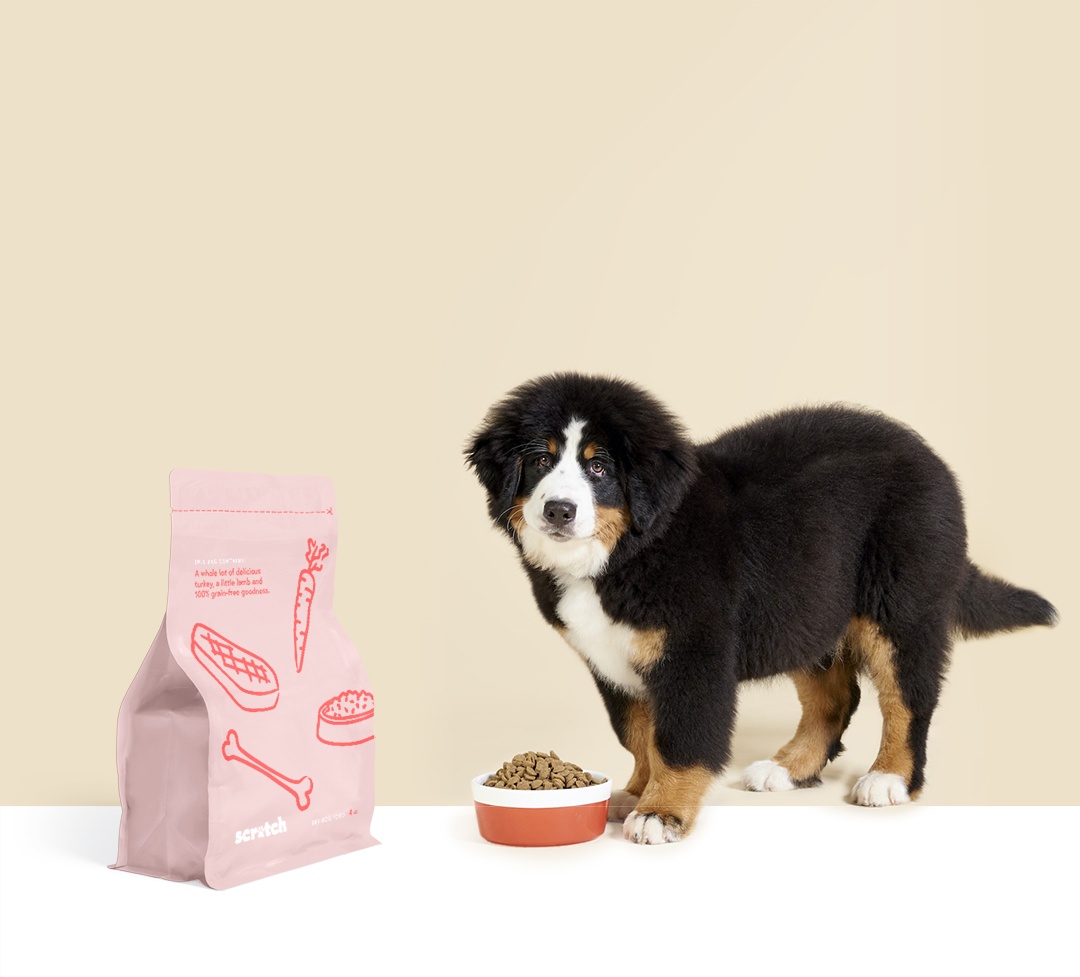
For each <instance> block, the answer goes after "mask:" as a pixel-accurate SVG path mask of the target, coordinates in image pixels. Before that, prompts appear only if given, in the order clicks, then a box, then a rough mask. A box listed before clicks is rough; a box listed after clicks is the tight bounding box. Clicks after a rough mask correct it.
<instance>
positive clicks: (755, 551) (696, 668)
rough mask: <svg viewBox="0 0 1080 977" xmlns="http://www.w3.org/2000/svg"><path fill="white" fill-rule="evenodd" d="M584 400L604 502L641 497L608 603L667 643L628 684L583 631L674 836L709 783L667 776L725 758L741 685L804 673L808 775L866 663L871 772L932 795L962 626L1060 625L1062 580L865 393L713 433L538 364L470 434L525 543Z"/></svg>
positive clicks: (602, 585) (642, 775)
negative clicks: (1014, 550) (971, 549)
mask: <svg viewBox="0 0 1080 977" xmlns="http://www.w3.org/2000/svg"><path fill="white" fill-rule="evenodd" d="M573 419H578V420H579V421H583V422H584V437H583V439H582V440H583V443H584V442H586V441H587V442H588V443H589V444H591V445H593V446H594V449H595V450H602V451H603V452H604V457H605V458H606V459H608V461H607V469H606V470H605V472H604V478H603V479H602V481H601V482H598V483H597V490H596V492H594V496H595V497H596V500H597V503H598V505H600V506H602V507H604V508H606V509H613V510H617V511H621V512H622V513H623V514H624V515H625V519H624V520H623V523H622V524H621V526H622V529H621V531H620V532H619V534H618V536H617V539H616V540H615V541H614V544H613V546H612V547H611V549H610V554H609V557H608V559H607V562H606V564H605V565H604V566H603V568H602V570H601V571H600V572H599V573H597V574H596V575H594V576H592V577H591V578H590V580H589V584H590V585H591V586H592V587H594V588H595V593H596V596H597V597H598V598H599V603H600V606H601V607H602V610H603V614H604V615H605V616H606V618H607V619H608V620H609V621H610V622H613V623H614V624H618V625H626V626H627V627H629V628H630V629H631V630H632V633H633V634H634V635H637V636H640V637H641V638H642V642H641V644H640V647H644V646H645V643H646V642H645V639H646V638H648V641H649V642H651V643H650V644H648V647H649V648H650V649H651V651H650V652H649V653H648V654H644V653H643V654H632V655H631V656H630V657H631V665H632V667H633V668H634V670H635V673H636V674H637V675H638V676H639V678H640V686H634V687H632V688H631V687H629V686H630V685H631V684H633V683H625V682H624V683H621V684H619V683H617V682H613V681H612V680H611V679H610V677H609V676H608V675H606V674H605V672H604V670H603V668H602V667H598V666H597V665H596V663H595V661H594V660H593V659H592V658H591V657H590V654H589V649H588V648H587V647H584V648H583V647H580V646H579V644H580V643H575V642H574V641H573V640H571V639H572V637H573V635H572V634H568V640H571V643H572V644H575V647H577V650H579V652H581V653H582V655H583V657H584V658H585V660H586V662H587V663H589V665H590V668H591V669H592V671H593V674H594V678H595V679H596V682H597V685H598V687H599V690H600V693H601V695H602V697H603V699H604V702H605V704H606V705H607V708H608V711H609V713H610V716H611V720H612V722H613V725H614V727H615V730H616V732H617V734H618V735H619V737H620V740H621V741H622V742H623V743H624V744H626V745H628V746H629V747H630V748H631V749H632V750H633V751H634V753H635V758H636V760H637V767H636V769H635V782H632V783H631V784H630V785H628V789H629V790H630V791H631V793H632V794H634V795H635V796H637V797H639V798H640V800H639V802H638V804H637V810H636V811H635V812H634V815H633V816H636V817H638V818H639V819H640V818H642V817H650V816H653V817H656V818H659V819H660V822H661V823H662V824H663V825H665V826H666V830H668V833H669V834H670V835H672V838H666V839H664V840H673V839H674V838H677V837H680V836H681V835H682V834H684V833H685V832H686V831H687V830H689V827H690V825H691V824H692V823H693V817H694V815H695V814H696V812H697V804H699V803H700V797H699V798H697V799H696V800H692V801H689V802H683V801H682V800H680V798H681V797H682V794H680V793H679V792H678V791H674V792H673V790H672V789H670V788H662V787H659V786H657V784H656V782H657V781H658V779H662V778H660V777H659V774H660V773H663V775H664V778H667V779H668V780H670V779H671V776H676V778H677V776H678V774H679V772H683V773H685V772H687V771H694V770H696V771H704V772H707V773H708V774H714V773H716V772H719V771H720V770H721V769H722V768H723V767H724V766H725V764H726V763H727V762H728V760H729V752H730V751H729V744H730V738H731V731H732V726H733V723H734V716H735V705H736V690H737V685H738V683H739V682H741V681H744V680H748V679H759V678H764V677H767V676H772V675H777V674H780V673H789V674H791V675H792V676H793V677H794V678H795V679H796V683H797V685H798V687H799V693H800V699H802V701H803V707H804V724H805V725H806V726H807V729H806V730H804V729H803V726H802V725H801V726H800V733H799V734H796V738H795V739H794V740H793V741H792V743H790V744H788V747H787V748H785V750H787V751H788V752H787V753H785V751H784V750H782V751H781V753H780V754H778V755H777V762H778V763H779V762H780V760H784V761H785V763H781V764H780V765H781V766H783V767H784V769H785V770H787V771H788V773H789V774H790V778H791V781H792V783H793V785H794V786H800V785H803V784H810V783H814V782H816V781H817V774H818V772H819V770H820V769H821V767H823V766H824V764H825V762H827V761H828V760H829V759H832V758H833V757H834V756H836V754H837V753H838V752H839V751H840V749H842V746H841V745H840V739H839V736H840V734H841V733H842V732H843V729H844V728H845V727H846V725H847V722H848V720H849V719H850V716H851V713H852V712H853V711H854V709H855V706H856V705H857V703H858V682H857V679H856V674H857V672H860V671H861V672H864V673H866V674H868V675H869V676H870V677H871V679H872V680H873V681H874V684H875V685H876V687H877V689H878V692H879V695H880V696H881V697H882V710H883V713H884V716H885V724H886V731H885V732H886V737H885V739H888V738H889V737H891V744H890V745H889V748H888V749H887V748H886V746H887V744H886V742H885V740H884V739H883V745H882V753H881V754H879V757H878V762H877V763H876V764H875V767H874V768H873V769H874V770H876V771H878V772H881V773H894V774H896V775H897V776H898V777H900V778H902V780H903V782H904V784H905V785H906V789H907V791H908V793H909V794H910V795H915V794H916V793H917V792H918V791H919V790H920V788H921V787H922V785H923V776H924V767H925V762H926V753H925V748H926V734H927V730H928V727H929V723H930V719H931V715H932V713H933V711H934V708H935V706H936V704H937V701H938V694H939V690H940V687H941V682H942V677H943V675H944V672H945V669H946V666H947V659H948V655H949V649H950V644H951V639H952V636H953V635H955V634H960V635H964V636H973V635H981V634H988V633H991V632H994V631H1003V630H1010V629H1014V628H1021V627H1026V626H1029V625H1038V624H1043V625H1045V624H1052V623H1055V622H1056V617H1057V615H1056V611H1055V610H1054V608H1053V607H1052V606H1051V605H1050V604H1049V603H1048V602H1047V601H1046V600H1044V599H1043V598H1042V597H1040V596H1039V595H1037V594H1035V593H1033V592H1032V591H1029V590H1021V589H1019V588H1016V587H1014V586H1012V585H1011V584H1008V583H1005V582H1003V581H1001V580H998V579H996V578H993V577H990V576H988V575H986V574H984V573H983V572H982V571H980V570H979V569H978V568H977V567H976V566H975V565H974V564H972V563H971V562H970V560H969V559H968V556H967V538H966V530H965V525H964V513H963V506H962V503H961V497H960V492H959V490H958V488H957V484H956V480H955V478H954V477H953V475H952V473H951V472H950V471H949V469H948V468H947V467H946V465H945V464H944V463H943V462H942V461H941V459H939V458H938V457H937V455H936V454H935V453H934V452H933V451H932V450H931V449H930V448H929V447H928V446H927V444H926V443H925V442H924V441H923V440H922V438H920V437H919V436H918V435H917V434H916V433H915V432H914V431H912V430H910V429H909V428H907V427H905V426H903V425H901V424H899V423H897V422H895V421H892V420H890V419H888V418H887V417H884V416H883V415H881V414H877V413H873V412H870V411H866V410H862V409H854V408H851V407H846V406H827V407H810V408H797V409H792V410H786V411H783V412H781V413H777V414H773V415H771V416H767V417H762V418H760V419H758V420H755V421H752V422H751V423H748V424H745V425H743V426H741V427H738V428H736V429H734V430H731V431H729V432H728V433H726V434H723V435H721V436H720V437H718V438H716V439H715V440H712V441H708V442H706V443H702V444H694V443H692V442H691V441H690V440H689V439H688V438H687V437H686V435H685V433H684V430H683V428H682V426H681V424H680V423H679V422H678V421H677V420H676V419H675V418H674V417H673V416H672V415H671V414H670V413H669V412H668V411H667V410H666V409H665V408H664V407H663V406H662V405H661V404H659V403H658V402H657V401H656V400H655V399H654V398H653V397H652V396H650V395H649V394H647V393H646V392H645V391H643V390H641V389H640V388H638V387H636V386H633V385H631V384H629V383H626V382H624V381H621V380H615V379H608V378H599V377H588V376H583V375H580V374H561V375H556V376H548V377H542V378H540V379H537V380H533V381H531V382H529V383H526V384H524V385H523V386H521V387H519V388H517V389H516V390H514V391H512V392H511V393H510V394H509V395H508V396H507V397H506V399H505V400H503V401H502V402H501V403H499V404H496V405H495V406H494V407H493V408H492V409H491V411H490V412H489V414H488V416H487V418H486V420H485V422H484V423H483V425H482V427H481V429H480V430H479V431H478V432H477V433H476V434H475V436H474V437H473V439H472V440H471V443H470V444H469V446H468V449H467V458H468V461H469V462H470V464H471V465H472V466H473V468H474V469H475V471H476V474H477V475H478V477H479V479H480V481H481V482H482V484H483V485H484V487H485V488H486V490H487V492H488V502H489V507H488V510H489V513H490V515H491V517H492V519H493V520H494V521H495V523H496V524H497V525H499V526H500V527H501V528H502V529H504V530H505V531H506V532H507V533H508V534H509V535H510V537H511V539H512V540H514V542H515V543H516V544H517V545H518V548H519V550H522V545H521V531H522V529H523V524H522V522H521V515H520V512H521V506H522V503H523V501H524V500H526V499H527V498H528V497H529V495H530V493H531V492H532V490H533V487H534V486H535V485H536V484H538V482H539V480H540V479H539V474H538V472H537V465H536V464H535V463H534V462H533V461H532V458H533V457H534V455H535V451H536V447H535V446H536V445H538V444H539V445H543V444H544V443H547V444H549V445H550V444H552V443H553V441H554V440H557V439H559V438H560V436H561V433H562V432H563V431H564V430H566V428H567V425H568V424H569V423H570V422H571V420H573ZM530 446H533V447H531V448H530ZM530 451H531V452H533V453H534V454H530ZM539 465H540V466H541V470H542V465H543V463H542V462H541V463H539ZM601 485H602V489H601V487H600V486H601ZM597 493H602V497H601V495H600V494H597ZM522 553H523V557H524V559H523V562H524V565H525V569H526V570H527V572H528V574H529V576H530V579H531V581H532V586H533V591H534V594H535V597H536V601H537V604H538V606H539V609H540V611H541V613H542V614H543V615H544V617H545V618H546V620H547V621H548V622H549V623H551V624H552V625H553V626H555V627H556V628H558V629H559V630H560V631H563V632H564V633H567V630H568V628H569V625H570V622H569V621H567V620H564V618H563V616H562V615H561V612H560V601H561V600H562V599H563V597H564V595H565V594H566V593H567V592H568V588H569V587H571V586H575V587H576V586H580V582H579V581H576V580H572V579H571V578H570V577H569V576H568V575H566V574H563V573H560V572H559V571H558V569H554V570H553V569H551V568H545V567H542V566H537V565H534V563H533V562H532V561H530V559H528V558H527V555H526V554H525V551H524V550H522ZM657 636H659V637H657ZM890 723H891V731H890ZM803 733H805V734H806V735H800V734H803ZM643 743H644V745H643ZM796 768H797V769H796ZM700 780H701V778H698V780H695V781H694V782H695V784H697V783H698V782H699V781H700ZM701 782H704V781H701ZM766 789H768V788H766ZM697 790H698V788H697V787H694V788H693V789H691V790H690V791H689V793H691V794H693V793H694V792H695V791H697ZM701 792H702V793H703V791H701ZM683 793H685V791H684V792H683ZM676 795H678V796H676ZM868 796H869V795H868ZM901 799H906V797H903V798H901ZM861 802H862V803H890V802H895V801H889V800H887V799H886V800H885V801H882V800H881V799H880V796H877V797H876V799H867V798H863V799H862V800H861ZM638 834H639V835H641V834H642V832H641V831H639V832H638ZM655 836H656V832H655V831H654V832H653V833H652V835H650V834H649V832H648V831H647V830H646V831H644V836H642V837H635V840H650V839H654V837H655Z"/></svg>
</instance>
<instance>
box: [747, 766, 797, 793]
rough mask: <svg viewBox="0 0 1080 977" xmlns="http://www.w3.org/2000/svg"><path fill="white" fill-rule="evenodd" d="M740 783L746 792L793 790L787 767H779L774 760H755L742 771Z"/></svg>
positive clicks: (793, 786)
mask: <svg viewBox="0 0 1080 977" xmlns="http://www.w3.org/2000/svg"><path fill="white" fill-rule="evenodd" d="M742 781H743V786H744V787H745V788H746V789H747V790H762V791H765V790H767V791H774V790H794V789H795V784H794V782H793V781H792V779H791V774H790V773H788V769H787V767H782V766H780V764H779V763H777V762H776V761H775V760H755V761H754V762H753V763H751V764H750V766H748V767H747V768H746V769H745V770H744V771H743V775H742Z"/></svg>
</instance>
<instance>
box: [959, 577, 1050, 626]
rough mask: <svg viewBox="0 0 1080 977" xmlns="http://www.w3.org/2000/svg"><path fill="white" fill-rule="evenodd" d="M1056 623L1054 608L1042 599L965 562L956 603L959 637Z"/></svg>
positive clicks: (1030, 591)
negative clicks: (965, 567) (965, 566)
mask: <svg viewBox="0 0 1080 977" xmlns="http://www.w3.org/2000/svg"><path fill="white" fill-rule="evenodd" d="M1057 623H1058V612H1057V609H1056V608H1055V607H1054V605H1053V604H1051V603H1050V601H1048V600H1046V598H1044V597H1040V596H1039V595H1038V594H1037V593H1035V591H1033V590H1023V589H1022V588H1020V587H1014V586H1013V585H1012V584H1011V583H1008V582H1006V581H1004V580H1000V579H998V578H997V577H994V576H991V575H990V574H988V573H983V571H982V570H980V569H979V568H978V567H977V566H975V564H974V563H970V562H969V563H968V565H967V570H966V571H965V574H964V579H963V582H962V583H961V584H960V594H959V596H958V598H957V602H956V630H957V631H959V632H960V634H961V636H963V637H965V638H977V637H980V636H982V635H987V634H993V633H994V632H995V631H1015V630H1016V629H1017V628H1028V627H1032V626H1034V625H1043V626H1045V627H1051V628H1052V627H1054V625H1056V624H1057Z"/></svg>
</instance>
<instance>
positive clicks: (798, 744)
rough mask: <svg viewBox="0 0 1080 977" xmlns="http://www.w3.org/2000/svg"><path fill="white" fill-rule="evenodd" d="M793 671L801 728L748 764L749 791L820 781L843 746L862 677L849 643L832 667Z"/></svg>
mask: <svg viewBox="0 0 1080 977" xmlns="http://www.w3.org/2000/svg"><path fill="white" fill-rule="evenodd" d="M790 674H791V679H792V681H794V683H795V689H796V691H797V692H798V694H799V703H800V704H801V705H802V718H801V719H800V720H799V726H798V729H796V730H795V735H794V736H793V737H792V738H791V740H790V742H788V743H787V744H786V745H785V746H783V747H782V748H781V749H780V750H779V751H778V752H777V754H776V756H774V757H773V758H772V759H771V760H758V761H757V762H756V763H752V764H750V766H749V767H747V768H746V770H745V771H744V772H743V784H744V785H745V786H746V788H747V790H758V791H782V790H794V789H795V788H796V787H813V786H816V785H817V784H819V783H820V782H821V781H820V780H819V779H818V775H819V774H820V773H821V771H822V769H823V768H824V767H825V764H826V763H828V762H829V761H830V760H833V759H835V758H836V757H837V756H839V754H840V752H841V751H842V750H843V748H844V747H843V744H842V743H841V742H840V737H841V736H842V735H843V732H844V730H845V729H847V725H848V723H849V722H850V721H851V716H852V713H854V712H855V708H856V707H857V706H858V704H859V681H858V678H857V675H856V671H855V663H854V662H853V661H852V660H851V654H850V649H849V648H848V646H847V645H846V644H842V645H841V647H840V650H839V651H838V652H837V653H836V655H835V656H834V657H833V659H832V662H831V663H829V664H828V666H827V667H813V668H809V669H804V670H801V671H797V672H792V673H790Z"/></svg>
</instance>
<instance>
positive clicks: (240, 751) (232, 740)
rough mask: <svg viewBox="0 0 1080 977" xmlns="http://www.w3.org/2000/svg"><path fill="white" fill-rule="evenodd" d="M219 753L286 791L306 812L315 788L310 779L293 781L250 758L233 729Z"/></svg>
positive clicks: (252, 757)
mask: <svg viewBox="0 0 1080 977" xmlns="http://www.w3.org/2000/svg"><path fill="white" fill-rule="evenodd" d="M221 753H222V755H223V756H224V757H225V759H226V760H239V761H240V762H241V763H243V764H246V765H247V766H249V767H251V769H252V770H257V771H258V772H259V773H261V774H262V775H263V776H264V777H269V778H270V779H271V780H272V781H273V782H274V783H275V784H277V785H278V786H279V787H281V788H282V789H283V790H287V791H288V792H289V793H290V794H292V796H293V798H294V799H295V801H296V806H297V807H298V808H299V809H300V810H301V811H306V810H307V808H308V805H309V804H310V803H311V791H312V788H313V787H314V786H315V785H314V784H313V783H312V781H311V778H310V777H301V778H300V779H299V780H293V779H292V778H291V777H286V776H285V775H284V774H283V773H279V772H278V771H277V770H275V769H274V768H273V767H268V766H267V765H266V764H265V763H263V762H262V760H260V759H259V758H258V757H255V756H252V755H251V754H250V753H248V751H247V750H245V749H244V748H243V747H242V746H241V745H240V737H239V736H238V735H237V732H236V730H235V729H230V730H229V732H228V735H227V736H226V737H225V742H224V743H222V744H221Z"/></svg>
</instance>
